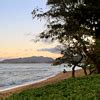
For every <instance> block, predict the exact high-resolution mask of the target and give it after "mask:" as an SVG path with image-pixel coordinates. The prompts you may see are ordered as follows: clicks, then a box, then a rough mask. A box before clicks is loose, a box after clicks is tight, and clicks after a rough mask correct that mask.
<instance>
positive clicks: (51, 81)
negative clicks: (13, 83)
mask: <svg viewBox="0 0 100 100" xmlns="http://www.w3.org/2000/svg"><path fill="white" fill-rule="evenodd" d="M71 76H72V74H71V72H70V71H69V72H67V73H63V72H62V73H59V74H57V75H56V76H54V77H51V78H48V79H47V80H44V81H41V82H38V83H34V84H28V85H23V86H21V87H17V88H13V89H9V90H6V91H3V92H0V97H3V98H6V97H8V96H10V95H12V94H14V93H19V92H22V91H23V90H27V89H31V88H39V87H42V86H45V85H49V84H54V83H57V82H60V81H62V80H64V79H68V78H70V77H71ZM75 76H76V77H81V76H84V72H83V70H77V71H76V72H75Z"/></svg>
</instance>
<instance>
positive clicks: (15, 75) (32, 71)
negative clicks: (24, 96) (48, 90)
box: [0, 63, 80, 92]
mask: <svg viewBox="0 0 100 100" xmlns="http://www.w3.org/2000/svg"><path fill="white" fill-rule="evenodd" d="M77 69H80V68H78V67H77V68H76V70H77ZM63 70H64V65H58V66H52V64H50V63H1V64H0V92H1V91H3V90H7V89H10V88H12V87H17V86H21V85H23V84H30V83H36V82H39V81H42V80H45V79H47V78H49V77H52V76H55V75H56V74H58V73H60V72H62V71H63ZM66 70H67V71H71V68H69V67H67V68H66Z"/></svg>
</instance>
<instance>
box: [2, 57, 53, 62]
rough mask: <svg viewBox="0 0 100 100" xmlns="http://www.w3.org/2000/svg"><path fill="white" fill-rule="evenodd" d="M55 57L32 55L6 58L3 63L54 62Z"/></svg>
mask: <svg viewBox="0 0 100 100" xmlns="http://www.w3.org/2000/svg"><path fill="white" fill-rule="evenodd" d="M53 61H54V59H52V58H50V57H42V56H39V57H38V56H32V57H25V58H14V59H5V60H3V61H1V62H2V63H52V62H53Z"/></svg>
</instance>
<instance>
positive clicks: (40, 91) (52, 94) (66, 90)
mask: <svg viewBox="0 0 100 100" xmlns="http://www.w3.org/2000/svg"><path fill="white" fill-rule="evenodd" d="M99 99H100V75H92V76H87V77H82V78H75V79H74V78H70V79H67V80H64V81H62V82H59V83H56V84H53V85H47V86H44V87H41V88H37V89H29V90H26V91H23V92H21V93H19V94H14V95H12V96H11V97H9V98H8V99H6V100H99Z"/></svg>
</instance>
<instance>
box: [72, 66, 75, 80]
mask: <svg viewBox="0 0 100 100" xmlns="http://www.w3.org/2000/svg"><path fill="white" fill-rule="evenodd" d="M75 67H76V65H74V66H73V67H72V77H73V78H75Z"/></svg>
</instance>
